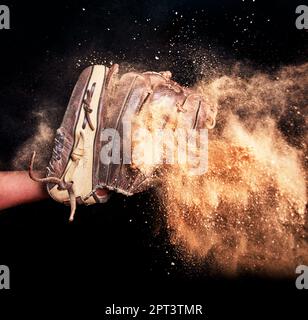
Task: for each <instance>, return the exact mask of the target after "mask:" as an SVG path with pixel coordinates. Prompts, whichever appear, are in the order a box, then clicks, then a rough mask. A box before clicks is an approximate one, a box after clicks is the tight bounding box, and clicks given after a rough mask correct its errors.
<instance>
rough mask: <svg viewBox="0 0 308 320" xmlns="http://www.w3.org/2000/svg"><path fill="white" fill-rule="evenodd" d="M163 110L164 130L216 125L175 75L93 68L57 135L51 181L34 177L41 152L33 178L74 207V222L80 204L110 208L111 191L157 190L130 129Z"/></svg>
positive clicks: (199, 98)
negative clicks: (135, 156) (138, 160)
mask: <svg viewBox="0 0 308 320" xmlns="http://www.w3.org/2000/svg"><path fill="white" fill-rule="evenodd" d="M162 105H163V109H164V112H163V113H159V115H156V117H157V116H158V117H159V119H160V121H159V123H160V127H161V128H163V127H165V126H166V125H167V124H168V122H170V121H171V119H172V121H173V123H174V127H179V126H180V125H183V124H184V126H185V127H191V128H208V129H210V128H213V127H214V126H215V118H216V112H217V111H216V108H215V107H212V106H211V107H210V106H208V105H207V104H206V103H205V101H204V99H203V97H202V96H201V95H199V94H197V93H196V92H194V91H192V90H190V89H187V88H183V87H182V86H180V85H179V84H177V83H176V82H174V81H172V80H171V73H170V72H160V73H157V72H144V73H138V72H129V73H124V74H122V75H120V74H119V67H118V65H116V64H115V65H113V66H112V67H111V68H107V67H105V66H102V65H95V66H91V67H88V68H87V69H85V70H84V71H83V72H82V73H81V75H80V77H79V79H78V81H77V84H76V86H75V88H74V90H73V93H72V96H71V99H70V101H69V104H68V107H67V110H66V113H65V115H64V118H63V121H62V124H61V126H60V128H59V129H58V130H57V133H56V137H55V140H54V148H53V151H52V156H51V159H50V162H49V165H48V167H47V174H46V177H45V178H38V177H36V176H35V175H34V173H33V163H34V158H35V153H33V156H32V160H31V164H30V170H29V174H30V177H31V178H32V179H33V180H35V181H39V182H45V183H46V184H47V190H48V192H49V194H50V196H51V197H52V198H53V199H55V200H56V201H59V202H61V203H64V204H68V205H70V206H71V214H70V221H71V220H73V218H74V214H75V209H76V204H85V205H91V204H94V203H104V202H106V201H107V200H108V197H109V195H110V192H111V191H116V192H119V193H122V194H124V195H133V194H135V193H137V192H141V191H144V190H146V189H148V188H150V187H152V186H154V185H155V183H156V182H157V180H158V177H157V175H155V172H156V171H157V169H158V167H159V166H157V165H153V166H148V167H147V170H143V169H142V168H141V167H138V165H137V166H136V165H135V164H134V163H133V161H131V158H130V157H131V154H132V142H131V140H130V137H129V135H128V134H127V131H128V129H127V128H129V129H130V130H132V129H133V128H134V120H135V119H136V118H137V117H138V116H139V115H140V114H141V113H142V112H143V113H144V112H146V111H151V110H152V111H153V110H154V109H155V110H160V109H159V108H161V106H162ZM151 117H152V118H153V113H151ZM140 119H144V118H140ZM175 119H176V120H175ZM141 121H142V120H141ZM139 123H140V121H139ZM132 124H133V125H132Z"/></svg>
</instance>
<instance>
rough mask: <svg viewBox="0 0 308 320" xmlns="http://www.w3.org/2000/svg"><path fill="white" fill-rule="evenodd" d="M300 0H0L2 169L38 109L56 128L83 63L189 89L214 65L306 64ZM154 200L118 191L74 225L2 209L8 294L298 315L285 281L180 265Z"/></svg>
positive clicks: (57, 211) (29, 132) (35, 208)
mask: <svg viewBox="0 0 308 320" xmlns="http://www.w3.org/2000/svg"><path fill="white" fill-rule="evenodd" d="M304 2H305V1H286V0H282V1H281V0H280V1H278V0H275V1H261V0H255V1H253V0H245V1H242V0H233V1H231V0H220V1H214V0H203V1H196V0H189V1H186V0H177V1H174V0H169V1H167V0H166V1H158V0H157V1H135V0H131V1H117V0H113V1H109V0H100V1H61V2H57V1H40V2H34V1H5V2H4V3H3V4H6V5H8V6H9V7H10V10H11V30H5V31H0V109H1V112H0V145H1V153H0V169H1V170H12V169H13V159H16V157H17V158H18V157H19V155H18V153H17V154H16V152H17V150H19V148H20V147H21V146H22V144H23V143H24V142H25V141H27V139H29V138H31V136H33V135H34V134H35V132H36V129H37V125H38V121H39V120H41V117H42V115H40V112H41V111H44V115H43V117H46V118H48V123H49V124H50V125H51V126H52V128H53V129H55V128H57V127H58V126H59V124H60V122H61V118H62V116H63V113H64V111H65V108H66V104H67V102H68V99H69V97H70V94H71V91H72V88H73V86H74V84H75V81H76V79H77V77H78V75H79V73H80V72H81V70H82V69H83V68H85V67H86V66H87V65H89V64H90V63H105V64H106V63H107V64H108V63H111V62H116V63H120V64H121V63H124V64H125V65H136V66H142V68H144V69H151V70H152V69H153V70H158V71H159V70H165V69H166V70H171V71H172V73H173V75H174V78H175V80H177V81H178V82H180V83H181V84H184V85H191V84H194V83H195V82H196V81H197V80H198V78H199V77H201V76H205V77H206V76H207V72H209V73H210V72H212V71H211V70H213V66H215V64H216V63H217V61H223V62H222V64H223V65H224V68H225V67H226V66H228V61H237V60H239V61H243V62H245V63H247V64H248V65H252V66H253V67H254V68H256V69H258V70H266V71H270V70H275V69H276V68H279V67H280V66H282V65H288V64H300V63H302V62H305V61H306V59H307V32H306V31H304V30H302V31H300V30H297V29H296V27H295V19H296V15H295V8H296V6H297V5H299V4H304ZM251 21H252V22H251ZM200 52H207V54H206V57H204V58H203V61H202V62H203V66H204V63H208V65H209V69H208V71H207V70H206V68H205V69H204V67H203V68H202V69H200V66H199V65H200V64H199V62H200V59H201V60H202V57H201V56H202V55H201V54H200ZM196 57H197V61H195V60H196ZM216 72H218V73H219V72H220V70H219V68H216ZM33 111H36V113H35V112H33ZM46 148H48V147H46ZM30 152H31V150H29V154H30ZM20 157H21V156H20ZM16 187H17V188H18V186H16ZM155 203H156V201H155V195H154V194H153V193H151V192H149V193H145V194H140V195H136V196H133V197H131V198H124V197H123V196H121V195H114V196H113V197H111V199H110V201H109V202H108V203H107V204H105V205H103V206H100V207H96V206H93V207H88V208H79V209H78V213H77V216H76V221H75V222H74V223H73V224H71V225H69V224H68V223H67V219H68V208H66V207H63V206H62V205H59V204H57V203H54V202H53V201H51V200H47V201H44V202H41V203H36V204H31V205H24V206H20V207H17V208H13V209H10V210H6V211H4V212H2V213H1V214H0V264H5V265H8V266H10V268H11V287H12V290H11V291H10V292H8V293H5V295H6V296H9V297H10V298H15V297H17V298H19V297H24V296H27V295H29V294H30V292H35V293H36V294H38V293H39V294H40V295H43V296H45V294H47V293H48V292H57V293H58V294H57V295H55V296H53V304H54V305H57V300H58V299H60V294H59V293H60V292H62V293H63V292H64V294H65V295H66V296H70V295H71V294H72V293H75V294H77V296H78V297H79V299H81V300H82V301H85V300H83V299H84V298H85V297H90V298H91V299H92V301H91V310H92V311H93V310H98V311H99V310H102V306H103V305H104V304H108V303H123V304H131V303H132V304H140V303H156V302H160V303H177V304H181V303H202V304H205V305H207V306H208V315H209V317H208V318H209V319H211V318H216V317H218V315H221V314H222V313H223V312H227V313H228V314H229V315H237V316H239V315H241V314H242V315H245V314H246V315H247V313H245V312H244V310H243V306H244V305H245V306H248V307H250V310H251V312H253V313H260V315H263V314H264V313H265V308H267V307H270V309H271V310H272V313H273V314H276V313H281V314H283V313H284V312H285V310H286V309H289V310H291V311H293V312H296V313H300V312H301V311H303V310H301V308H300V307H299V306H300V305H301V303H302V302H303V301H305V299H306V298H307V294H306V296H305V292H303V291H299V290H296V289H295V286H294V280H292V279H270V278H260V277H253V276H251V275H250V276H248V275H243V276H241V277H240V278H236V279H227V278H225V277H223V276H221V275H220V276H217V275H211V272H210V271H208V270H209V269H208V268H207V266H206V265H204V266H202V267H198V268H194V267H192V266H190V265H187V264H186V263H184V262H183V261H181V259H179V258H178V256H177V254H176V252H175V251H174V248H172V247H171V246H170V245H169V243H168V235H167V233H166V232H165V231H164V219H163V215H161V214H159V208H158V207H157V206H155ZM2 295H3V293H2V292H0V304H1V299H2V297H1V296H2ZM46 301H48V298H46ZM29 307H31V304H30V305H29ZM79 307H80V308H81V307H82V304H81V305H75V307H74V308H77V309H78V308H79ZM266 312H268V311H266Z"/></svg>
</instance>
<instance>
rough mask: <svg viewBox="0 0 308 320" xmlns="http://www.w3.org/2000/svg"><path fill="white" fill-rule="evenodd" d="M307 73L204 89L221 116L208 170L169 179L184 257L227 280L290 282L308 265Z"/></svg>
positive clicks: (174, 172)
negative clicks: (259, 277)
mask: <svg viewBox="0 0 308 320" xmlns="http://www.w3.org/2000/svg"><path fill="white" fill-rule="evenodd" d="M307 74H308V64H305V65H301V66H293V67H285V68H282V69H281V70H279V71H278V72H277V73H275V74H274V75H269V74H262V73H257V74H255V75H253V76H250V77H243V76H241V77H240V76H239V75H238V74H237V72H234V73H233V74H232V75H230V76H223V77H219V78H216V79H212V80H210V81H207V82H206V83H204V82H200V83H199V84H198V85H197V88H198V90H199V91H201V92H202V93H203V94H204V96H205V97H207V100H208V102H209V103H211V104H215V105H216V106H217V107H218V108H219V116H218V121H217V123H218V126H217V129H216V130H215V129H214V133H212V134H211V135H210V136H209V162H208V163H209V170H208V172H207V173H206V174H205V175H203V176H199V177H192V176H190V175H189V174H187V172H186V170H185V168H173V169H169V170H168V171H166V172H165V176H164V183H163V186H162V188H161V190H160V191H159V193H160V196H161V199H162V203H163V204H164V206H165V208H166V210H165V211H166V221H167V225H168V230H170V238H171V241H172V243H173V244H174V245H175V246H176V247H177V248H178V249H179V252H180V253H181V255H182V256H183V257H184V258H186V259H188V260H194V262H196V261H198V262H200V263H203V262H205V261H207V262H208V261H210V262H211V264H212V265H213V268H214V269H216V270H220V271H221V272H222V273H224V274H230V275H236V274H238V273H241V272H254V273H256V272H258V273H262V274H270V275H277V276H281V275H291V274H293V273H294V270H295V267H296V266H297V265H298V264H305V263H306V264H307V263H308V241H307V230H306V229H305V223H306V220H307V212H306V211H305V210H306V204H307V181H306V172H307V167H306V166H305V159H307V145H306V143H307V130H306V129H307V111H308V110H307V88H308V77H307Z"/></svg>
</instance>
